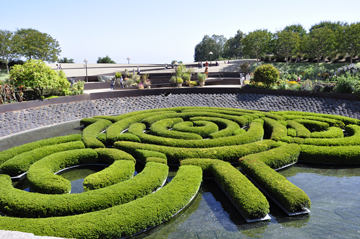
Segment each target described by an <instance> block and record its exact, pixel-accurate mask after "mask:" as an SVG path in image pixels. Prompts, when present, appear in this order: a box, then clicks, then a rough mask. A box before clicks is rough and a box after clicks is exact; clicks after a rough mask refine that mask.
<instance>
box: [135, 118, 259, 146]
mask: <svg viewBox="0 0 360 239" xmlns="http://www.w3.org/2000/svg"><path fill="white" fill-rule="evenodd" d="M145 128H146V126H145V124H142V123H135V124H132V125H131V126H130V127H129V133H132V134H135V135H136V136H138V137H139V138H140V140H141V142H142V143H149V144H156V145H165V146H170V147H186V148H210V147H217V146H227V145H239V144H246V143H251V142H255V141H259V140H262V138H263V136H264V129H263V127H262V125H261V124H260V123H258V122H253V123H251V124H250V128H249V129H248V131H247V132H246V133H244V134H239V135H234V136H229V137H224V138H218V139H208V140H182V139H172V138H164V137H159V136H155V135H149V134H145V133H144V132H143V131H144V130H145Z"/></svg>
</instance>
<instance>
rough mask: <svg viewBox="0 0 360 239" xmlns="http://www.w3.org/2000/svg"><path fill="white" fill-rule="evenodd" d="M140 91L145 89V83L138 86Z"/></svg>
mask: <svg viewBox="0 0 360 239" xmlns="http://www.w3.org/2000/svg"><path fill="white" fill-rule="evenodd" d="M138 89H139V90H142V89H144V85H143V83H141V82H140V83H139V84H138Z"/></svg>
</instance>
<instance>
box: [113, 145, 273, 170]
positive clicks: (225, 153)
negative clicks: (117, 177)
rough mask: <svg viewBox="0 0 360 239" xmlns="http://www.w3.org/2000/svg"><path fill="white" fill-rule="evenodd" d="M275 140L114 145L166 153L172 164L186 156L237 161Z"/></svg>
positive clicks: (123, 148) (121, 147)
mask: <svg viewBox="0 0 360 239" xmlns="http://www.w3.org/2000/svg"><path fill="white" fill-rule="evenodd" d="M274 143H275V142H274V141H272V140H263V141H258V142H254V143H249V144H244V145H233V146H222V147H213V148H204V149H196V148H176V147H168V146H159V145H154V144H143V143H133V142H126V141H118V142H115V144H114V147H115V148H118V149H121V150H124V151H125V152H128V153H130V154H132V155H134V154H135V151H136V150H137V149H144V150H152V151H158V152H161V153H164V154H165V155H166V157H167V159H168V163H170V164H179V163H180V161H181V160H183V159H186V158H214V159H220V160H224V161H228V162H237V160H238V159H239V158H240V157H243V156H245V155H248V154H253V153H258V152H262V151H266V150H268V149H270V148H271V146H272V144H274Z"/></svg>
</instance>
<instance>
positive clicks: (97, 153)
mask: <svg viewBox="0 0 360 239" xmlns="http://www.w3.org/2000/svg"><path fill="white" fill-rule="evenodd" d="M81 123H82V124H83V125H84V126H85V128H84V129H83V131H82V135H81V136H79V135H70V136H63V137H56V138H52V139H44V140H41V141H37V142H33V143H30V144H26V145H22V146H17V147H14V148H12V149H9V150H6V151H3V152H1V156H0V169H1V170H2V171H1V172H2V174H0V212H3V213H4V214H6V215H7V216H5V217H2V218H1V220H0V230H15V231H24V232H30V233H34V234H36V235H47V236H57V237H66V238H99V237H101V238H115V237H122V236H131V235H134V234H136V233H138V232H141V231H143V230H146V229H149V228H151V227H153V226H156V225H158V224H160V223H162V222H164V221H166V220H168V219H169V218H171V217H172V216H173V215H174V214H176V213H177V212H178V211H179V210H181V209H182V208H184V207H185V206H186V205H187V204H188V203H189V202H190V201H191V200H192V199H193V197H194V195H196V193H197V191H198V190H199V187H200V184H201V181H202V177H203V175H204V176H212V177H214V178H215V180H217V182H218V183H219V184H220V185H221V186H222V188H223V189H224V191H225V192H226V193H227V194H228V196H229V197H230V198H231V199H232V201H233V203H234V204H235V206H236V207H237V208H238V210H239V211H240V212H241V214H242V215H243V216H244V218H245V219H246V220H247V221H253V220H261V219H263V218H265V217H266V215H267V214H268V213H269V210H270V206H269V202H268V201H267V199H266V197H265V196H264V195H263V193H262V192H261V191H260V190H259V189H258V187H257V186H254V184H253V183H252V182H251V181H249V179H248V177H250V178H252V179H253V180H254V181H255V182H256V185H258V186H260V187H261V188H264V189H265V190H266V191H267V192H268V193H269V194H270V195H271V197H272V198H274V199H275V200H276V201H277V202H278V203H279V204H281V206H282V207H283V208H284V210H286V211H287V212H290V213H297V212H303V211H304V210H306V209H307V208H309V207H310V206H311V202H310V199H309V197H308V196H307V195H306V193H305V192H304V191H303V190H301V189H300V188H298V187H297V186H295V185H293V184H292V183H290V182H289V181H288V180H287V179H286V178H285V177H283V176H281V175H280V174H278V173H277V172H276V171H275V169H278V168H282V167H286V166H288V165H291V164H294V163H296V162H298V161H302V162H306V163H332V164H359V163H360V120H358V119H354V118H349V117H343V116H337V115H326V114H316V113H306V112H294V111H281V112H261V111H256V110H243V109H229V108H215V107H176V108H165V109H156V110H146V111H137V112H132V113H128V114H123V115H118V116H95V117H93V118H86V119H83V120H82V121H81ZM57 145H61V147H58V148H57V147H56V146H57ZM84 147H86V148H87V149H84ZM50 150H51V151H50ZM45 152H48V153H45ZM135 159H136V160H138V161H140V162H142V163H144V164H145V168H144V170H143V171H142V172H141V173H139V174H138V175H136V176H134V177H132V174H133V171H134V162H135ZM87 163H89V164H90V163H105V164H108V165H110V166H109V167H108V168H106V169H104V170H103V171H100V172H98V173H96V174H93V175H90V176H88V177H89V178H88V179H85V181H84V182H86V184H85V183H84V187H85V188H86V189H87V191H86V192H84V193H81V194H68V191H69V184H68V182H67V180H65V179H63V178H61V179H59V176H57V175H54V173H55V172H56V171H57V170H60V169H62V168H66V167H69V166H72V165H74V164H87ZM168 165H179V166H180V167H179V170H178V172H177V174H176V176H175V177H174V179H173V180H171V182H170V183H168V185H167V186H165V187H163V186H164V183H165V181H166V178H167V175H168V170H169V167H168ZM234 165H239V166H240V167H241V172H240V171H239V170H238V169H236V168H235V167H234ZM23 172H29V175H28V176H29V179H31V185H32V187H33V188H34V189H36V190H37V191H39V192H40V191H41V192H44V193H46V194H42V193H39V192H36V193H29V192H25V191H22V190H19V189H16V188H14V187H13V186H12V182H11V178H10V176H14V174H16V173H23ZM44 178H47V179H46V180H44ZM54 188H61V190H56V193H57V194H52V193H53V192H55V190H54Z"/></svg>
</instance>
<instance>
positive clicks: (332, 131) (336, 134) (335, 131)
mask: <svg viewBox="0 0 360 239" xmlns="http://www.w3.org/2000/svg"><path fill="white" fill-rule="evenodd" d="M343 137H344V132H343V130H342V129H341V128H338V127H330V128H329V129H328V130H327V131H325V132H312V133H311V134H310V138H343Z"/></svg>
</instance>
